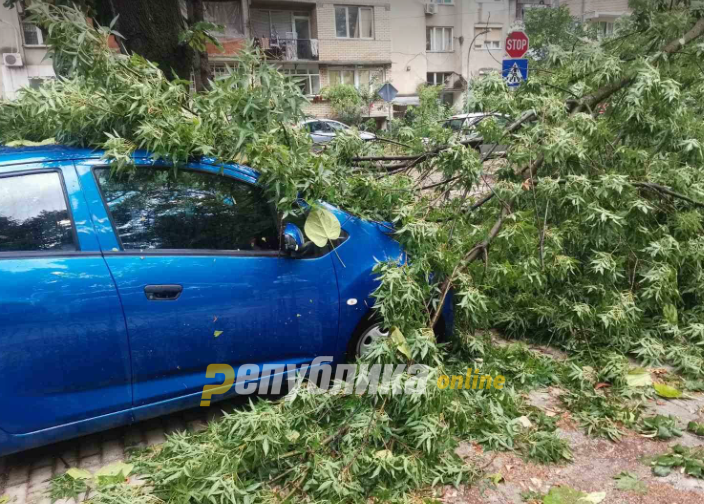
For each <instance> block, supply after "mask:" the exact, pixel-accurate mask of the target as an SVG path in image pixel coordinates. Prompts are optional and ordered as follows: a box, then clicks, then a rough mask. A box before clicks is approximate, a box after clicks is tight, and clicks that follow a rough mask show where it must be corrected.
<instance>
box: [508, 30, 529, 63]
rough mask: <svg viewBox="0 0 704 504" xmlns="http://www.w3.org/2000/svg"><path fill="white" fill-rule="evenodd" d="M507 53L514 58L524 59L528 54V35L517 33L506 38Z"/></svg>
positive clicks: (512, 33)
mask: <svg viewBox="0 0 704 504" xmlns="http://www.w3.org/2000/svg"><path fill="white" fill-rule="evenodd" d="M506 52H507V53H508V55H509V56H511V57H512V58H522V57H523V56H525V54H526V53H527V52H528V35H526V34H525V32H522V31H515V32H511V33H509V34H508V36H507V37H506Z"/></svg>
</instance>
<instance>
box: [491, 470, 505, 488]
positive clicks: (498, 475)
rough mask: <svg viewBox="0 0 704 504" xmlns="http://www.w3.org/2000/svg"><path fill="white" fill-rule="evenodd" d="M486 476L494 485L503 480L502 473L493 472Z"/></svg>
mask: <svg viewBox="0 0 704 504" xmlns="http://www.w3.org/2000/svg"><path fill="white" fill-rule="evenodd" d="M487 478H489V480H490V481H491V482H492V483H493V484H494V485H498V484H499V483H501V482H502V481H503V480H504V475H503V474H501V473H494V474H489V475H488V476H487Z"/></svg>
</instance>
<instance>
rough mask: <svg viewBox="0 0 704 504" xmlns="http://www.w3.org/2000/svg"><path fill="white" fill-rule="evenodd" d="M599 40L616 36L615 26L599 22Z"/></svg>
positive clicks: (606, 22) (597, 25)
mask: <svg viewBox="0 0 704 504" xmlns="http://www.w3.org/2000/svg"><path fill="white" fill-rule="evenodd" d="M596 27H597V35H598V36H599V38H602V37H610V36H611V35H613V34H614V24H613V23H611V22H608V21H599V22H598V23H597V24H596Z"/></svg>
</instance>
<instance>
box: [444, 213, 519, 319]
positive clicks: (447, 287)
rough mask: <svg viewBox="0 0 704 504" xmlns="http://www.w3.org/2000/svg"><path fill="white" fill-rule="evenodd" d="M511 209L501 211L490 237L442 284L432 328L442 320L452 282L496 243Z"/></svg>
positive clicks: (461, 262) (466, 257) (465, 258)
mask: <svg viewBox="0 0 704 504" xmlns="http://www.w3.org/2000/svg"><path fill="white" fill-rule="evenodd" d="M510 212H511V209H510V208H508V207H504V208H503V209H502V210H501V215H499V218H498V219H497V220H496V222H495V223H494V226H493V227H492V228H491V231H489V235H488V236H487V237H486V239H485V240H484V241H482V242H481V243H479V244H477V245H475V246H474V247H473V248H472V250H470V251H469V252H468V253H467V255H466V256H465V257H464V259H462V261H460V262H459V263H457V266H455V269H454V270H453V271H452V274H451V275H450V276H448V277H447V278H446V279H445V281H444V282H443V283H442V285H441V286H440V292H442V295H441V297H440V303H439V304H438V307H437V308H436V309H435V314H434V315H433V317H432V319H431V320H430V327H435V325H436V324H437V323H438V320H440V314H441V313H442V307H443V306H444V304H445V300H446V299H447V294H448V293H449V292H450V288H452V282H453V281H454V279H455V277H456V276H457V274H458V273H459V272H460V271H461V270H462V269H464V268H466V267H467V266H469V264H470V263H472V262H474V261H475V260H476V259H477V258H478V257H480V254H484V253H486V252H487V250H488V249H489V245H491V242H492V241H494V238H496V237H497V236H498V235H499V232H500V231H501V227H502V226H503V224H504V220H506V217H508V215H509V214H510Z"/></svg>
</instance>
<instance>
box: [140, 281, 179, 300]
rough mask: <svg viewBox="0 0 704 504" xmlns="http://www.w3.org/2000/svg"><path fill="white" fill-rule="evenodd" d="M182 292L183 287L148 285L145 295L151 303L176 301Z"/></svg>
mask: <svg viewBox="0 0 704 504" xmlns="http://www.w3.org/2000/svg"><path fill="white" fill-rule="evenodd" d="M181 292H183V286H181V285H147V286H146V287H145V288H144V294H145V295H146V296H147V299H148V300H149V301H175V300H177V299H178V297H179V296H180V295H181Z"/></svg>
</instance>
